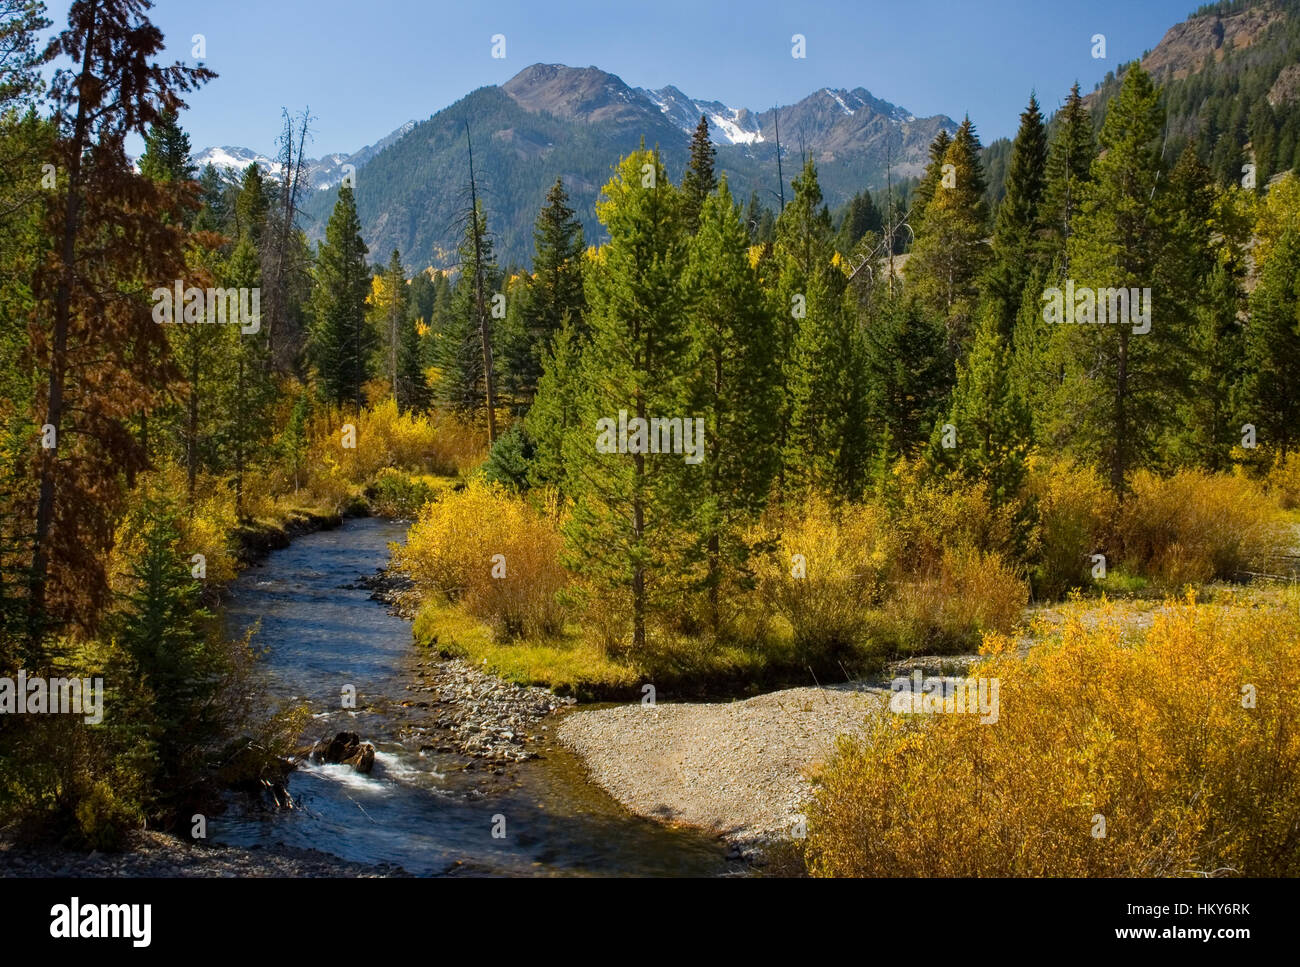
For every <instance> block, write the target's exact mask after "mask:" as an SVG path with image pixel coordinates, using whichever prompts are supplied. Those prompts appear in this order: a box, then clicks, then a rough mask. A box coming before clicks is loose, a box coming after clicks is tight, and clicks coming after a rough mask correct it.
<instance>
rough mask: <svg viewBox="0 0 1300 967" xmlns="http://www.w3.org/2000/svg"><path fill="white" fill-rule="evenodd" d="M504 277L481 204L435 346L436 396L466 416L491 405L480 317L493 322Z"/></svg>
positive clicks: (464, 243) (468, 226) (469, 227)
mask: <svg viewBox="0 0 1300 967" xmlns="http://www.w3.org/2000/svg"><path fill="white" fill-rule="evenodd" d="M501 281H502V280H501V278H500V272H499V271H498V270H497V265H496V259H495V256H494V255H493V251H492V239H491V236H490V235H489V234H488V230H487V218H486V216H485V215H484V214H483V209H482V207H480V208H479V209H478V210H477V212H476V213H475V217H474V218H472V219H470V220H469V221H468V222H467V223H466V226H465V237H464V239H463V240H462V241H461V246H460V273H459V274H458V276H457V278H456V284H455V286H454V287H453V289H452V293H451V305H450V308H449V311H448V317H447V321H446V323H445V325H444V326H443V328H442V330H441V331H440V332H439V333H438V335H437V344H436V349H435V366H436V367H437V369H438V384H437V386H436V387H435V394H436V397H437V399H438V402H439V403H440V404H441V405H442V406H445V407H447V408H448V409H452V410H455V411H456V412H458V413H461V414H464V415H470V414H475V413H477V412H479V411H480V410H483V409H484V408H485V406H486V400H487V379H486V375H485V373H484V370H483V334H482V323H481V319H480V317H486V318H487V319H488V321H489V323H490V322H491V316H490V312H491V303H490V300H491V298H492V296H493V294H495V293H497V292H498V291H499V290H500V288H501ZM494 365H495V364H494ZM493 375H494V376H495V375H496V374H493Z"/></svg>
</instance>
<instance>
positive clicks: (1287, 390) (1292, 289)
mask: <svg viewBox="0 0 1300 967" xmlns="http://www.w3.org/2000/svg"><path fill="white" fill-rule="evenodd" d="M1297 306H1300V232H1297V231H1296V230H1295V229H1294V228H1288V229H1287V230H1286V231H1285V232H1284V233H1283V235H1282V237H1281V239H1279V240H1278V242H1277V243H1276V244H1275V245H1274V246H1273V250H1272V252H1271V253H1270V255H1269V258H1268V261H1267V262H1266V263H1264V266H1263V269H1262V270H1261V272H1260V278H1259V284H1258V285H1257V286H1256V288H1255V291H1254V292H1252V293H1251V296H1250V321H1249V322H1248V323H1247V326H1246V333H1245V349H1246V353H1245V357H1246V358H1245V370H1246V372H1245V377H1244V380H1243V383H1242V390H1241V405H1240V414H1241V422H1242V423H1250V424H1252V425H1253V426H1254V427H1255V432H1256V439H1257V441H1258V443H1259V445H1260V446H1266V447H1269V448H1272V449H1273V450H1275V452H1278V453H1280V454H1282V455H1286V454H1287V453H1290V452H1291V451H1292V450H1294V449H1295V448H1296V445H1297V442H1298V441H1300V393H1298V392H1296V387H1297V386H1300V311H1298V310H1297ZM1237 437H1238V439H1240V433H1238V434H1237Z"/></svg>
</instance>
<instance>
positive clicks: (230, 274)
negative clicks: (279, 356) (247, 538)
mask: <svg viewBox="0 0 1300 967" xmlns="http://www.w3.org/2000/svg"><path fill="white" fill-rule="evenodd" d="M224 274H225V278H224V280H223V281H224V282H225V284H226V286H228V287H233V288H245V289H254V288H258V287H260V285H261V280H262V269H261V263H260V260H259V259H258V255H257V250H256V248H255V247H254V246H253V243H252V240H251V239H250V238H249V237H248V236H244V237H243V238H241V239H240V240H239V244H238V245H236V246H235V251H234V252H233V253H231V256H230V262H229V263H228V264H227V266H226V268H225V273H224ZM217 329H218V330H219V333H218V337H219V338H220V339H221V340H222V341H223V342H224V344H225V358H226V360H227V364H228V369H227V373H228V375H229V376H230V377H231V378H230V379H229V380H228V381H227V382H225V383H224V385H219V387H218V393H217V395H216V399H215V400H214V405H213V409H214V410H215V411H216V412H217V413H219V414H221V417H222V423H221V426H220V428H219V429H218V432H217V440H216V443H217V446H218V448H219V452H220V459H221V463H222V464H223V466H225V467H226V468H227V469H228V470H229V471H230V473H231V475H232V477H233V484H234V488H233V489H234V491H235V512H236V514H237V515H239V516H240V517H241V518H242V516H243V513H244V479H245V477H246V476H247V473H248V472H249V470H251V469H253V468H254V467H256V466H257V465H258V464H260V463H261V462H262V460H263V459H264V457H265V445H266V444H267V443H269V441H270V437H271V432H272V414H273V413H274V410H275V398H276V386H275V381H274V379H273V378H272V369H271V351H270V346H269V345H268V341H267V334H266V330H265V329H262V328H261V327H260V326H259V327H258V330H257V331H256V332H244V331H242V328H241V327H240V326H231V325H226V326H218V327H217ZM230 369H233V372H230ZM340 405H341V404H340Z"/></svg>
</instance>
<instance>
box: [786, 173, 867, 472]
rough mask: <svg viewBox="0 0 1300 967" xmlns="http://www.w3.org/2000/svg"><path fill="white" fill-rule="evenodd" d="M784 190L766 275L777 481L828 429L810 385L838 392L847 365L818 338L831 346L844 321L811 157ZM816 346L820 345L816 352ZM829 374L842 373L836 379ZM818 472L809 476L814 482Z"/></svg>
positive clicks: (826, 215) (846, 358) (843, 350)
mask: <svg viewBox="0 0 1300 967" xmlns="http://www.w3.org/2000/svg"><path fill="white" fill-rule="evenodd" d="M792 185H793V187H794V198H792V199H791V200H790V203H789V204H788V205H786V207H785V210H784V211H783V212H782V213H781V216H780V217H779V218H778V219H777V223H776V240H775V242H774V243H773V262H774V265H775V272H774V273H773V274H772V276H771V286H772V296H773V299H774V301H775V305H774V307H773V314H774V315H775V317H776V320H777V332H778V353H777V355H778V358H779V360H780V362H781V408H780V421H779V432H778V438H777V443H778V448H779V450H780V452H781V453H782V454H783V456H784V463H783V466H782V470H781V479H782V480H784V475H785V464H788V463H790V462H791V461H794V462H795V463H798V462H799V461H800V460H801V459H803V458H804V457H812V456H814V454H813V453H811V452H809V451H806V450H804V449H803V448H804V447H813V446H816V447H820V446H821V443H819V442H817V441H818V440H820V439H821V438H822V437H823V436H824V434H825V433H826V432H829V428H827V427H825V426H824V425H822V423H823V421H822V417H823V416H824V415H825V411H824V410H822V409H821V402H820V401H818V400H817V399H815V398H814V394H815V393H816V392H818V387H822V388H826V387H828V386H830V385H836V386H839V387H841V388H843V387H845V386H847V385H849V379H848V373H847V371H848V368H849V367H850V366H851V365H852V361H851V356H850V352H849V348H848V347H847V346H841V347H838V348H834V347H828V346H827V345H826V344H825V340H824V339H823V337H824V336H826V337H828V338H829V340H830V341H831V342H833V341H834V340H835V339H836V338H840V337H842V336H843V335H844V319H843V317H842V316H841V314H840V312H839V309H840V297H841V295H842V294H843V291H844V287H845V279H844V275H843V274H842V273H841V272H840V271H839V270H838V269H836V268H835V267H834V266H833V265H832V261H831V260H832V256H833V254H834V250H833V248H832V244H831V241H832V235H833V230H832V225H831V216H830V212H829V210H828V209H827V208H826V206H825V205H824V204H823V203H822V190H821V184H820V183H819V181H818V178H817V166H816V165H815V164H814V163H813V160H812V159H811V158H809V159H808V160H807V161H806V162H805V163H804V167H803V170H802V172H800V174H799V176H798V177H797V178H795V179H794V181H793V182H792ZM814 310H815V311H816V313H817V314H816V316H814V315H813V312H814ZM808 325H820V326H822V327H824V332H823V333H817V332H810V333H808V334H807V335H802V330H803V329H804V327H805V326H808ZM819 343H820V344H822V345H821V348H820V349H819V348H818V344H819ZM801 347H802V348H801ZM823 352H830V354H831V355H830V358H826V359H823V358H822V353H823ZM814 370H816V372H814ZM837 370H843V372H838V373H837ZM841 401H842V398H841ZM828 402H829V401H828ZM798 407H802V408H803V410H804V412H803V413H801V414H800V415H799V419H800V420H801V421H802V423H803V427H802V429H801V431H800V433H801V434H802V435H801V439H800V440H798V441H794V440H793V435H794V433H795V431H794V427H793V424H794V421H795V419H796V408H798ZM816 456H817V457H818V460H819V466H821V468H822V470H823V471H824V470H826V469H827V464H826V463H825V458H826V456H827V455H826V453H825V451H821V450H819V451H818V452H817V454H816ZM820 473H821V471H817V472H814V476H816V475H818V474H820Z"/></svg>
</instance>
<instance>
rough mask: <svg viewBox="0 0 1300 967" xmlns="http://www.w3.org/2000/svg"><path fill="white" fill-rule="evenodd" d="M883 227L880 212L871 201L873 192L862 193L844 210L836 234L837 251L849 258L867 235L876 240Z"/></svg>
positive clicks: (855, 196) (850, 201)
mask: <svg viewBox="0 0 1300 967" xmlns="http://www.w3.org/2000/svg"><path fill="white" fill-rule="evenodd" d="M883 227H884V224H883V220H882V219H881V215H880V210H879V209H878V208H876V206H875V203H874V202H873V201H872V200H871V192H869V191H860V192H858V193H857V194H856V195H854V196H853V198H852V199H850V200H849V203H848V205H847V206H846V207H845V209H844V219H843V221H842V222H841V223H840V228H839V231H838V232H836V234H835V250H836V251H837V252H839V253H840V255H842V256H844V257H845V258H849V257H850V256H852V255H853V254H854V250H855V249H856V248H857V246H858V244H859V243H860V242H861V241H862V240H863V239H864V238H865V237H866V236H867V235H871V236H872V237H873V238H874V237H876V236H878V235H879V234H880V232H881V229H882V228H883Z"/></svg>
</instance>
